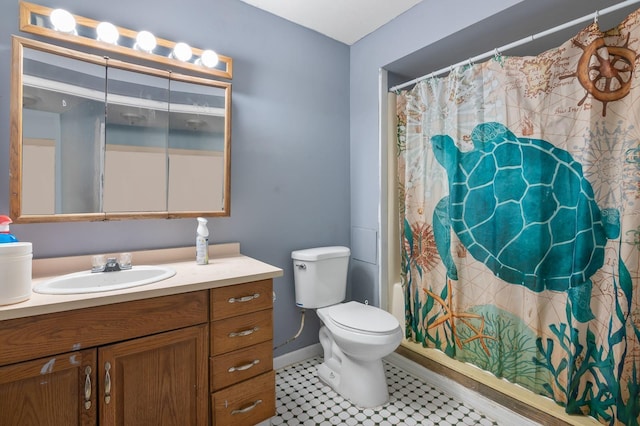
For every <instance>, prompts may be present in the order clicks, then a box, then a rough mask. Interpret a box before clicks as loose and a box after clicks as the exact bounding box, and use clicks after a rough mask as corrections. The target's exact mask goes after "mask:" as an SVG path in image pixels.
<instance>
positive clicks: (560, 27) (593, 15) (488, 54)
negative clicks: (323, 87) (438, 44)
mask: <svg viewBox="0 0 640 426" xmlns="http://www.w3.org/2000/svg"><path fill="white" fill-rule="evenodd" d="M635 3H640V0H627V1H623V2H622V3H618V4H616V5H613V6H610V7H607V8H606V9H602V10H596V11H595V12H594V13H591V14H589V15H585V16H583V17H582V18H577V19H574V20H573V21H569V22H567V23H564V24H561V25H558V26H557V27H553V28H551V29H548V30H546V31H542V32H539V33H537V34H533V35H530V36H528V37H525V38H523V39H520V40H518V41H514V42H512V43H509V44H505V45H504V46H502V47H498V48H496V49H493V50H490V51H488V52H485V53H483V54H481V55H477V56H474V57H472V58H469V59H467V60H465V61H461V62H458V63H456V64H453V65H450V66H448V67H445V68H442V69H439V70H438V71H434V72H432V73H429V74H426V75H423V76H422V77H418V78H414V79H413V80H411V81H407V82H406V83H402V84H399V85H397V86H393V87H392V88H390V89H389V91H391V92H394V91H396V90H400V89H402V88H405V87H407V86H411V85H412V84H415V83H418V82H420V81H422V80H425V79H427V78H431V77H435V76H437V75H440V74H444V73H446V72H450V71H452V70H454V69H455V68H458V67H459V66H462V65H467V64H471V63H474V62H477V61H481V60H483V59H486V58H489V57H491V56H497V55H501V54H502V52H504V51H505V50H509V49H513V48H514V47H518V46H522V45H523V44H527V43H531V42H532V41H534V40H537V39H539V38H542V37H545V36H548V35H550V34H553V33H556V32H558V31H562V30H564V29H566V28H570V27H572V26H574V25H577V24H580V23H582V22H585V21H590V20H592V19H593V20H594V22H598V17H599V16H602V15H606V14H608V13H611V12H615V11H616V10H619V9H622V8H625V7H627V6H631V5H632V4H635Z"/></svg>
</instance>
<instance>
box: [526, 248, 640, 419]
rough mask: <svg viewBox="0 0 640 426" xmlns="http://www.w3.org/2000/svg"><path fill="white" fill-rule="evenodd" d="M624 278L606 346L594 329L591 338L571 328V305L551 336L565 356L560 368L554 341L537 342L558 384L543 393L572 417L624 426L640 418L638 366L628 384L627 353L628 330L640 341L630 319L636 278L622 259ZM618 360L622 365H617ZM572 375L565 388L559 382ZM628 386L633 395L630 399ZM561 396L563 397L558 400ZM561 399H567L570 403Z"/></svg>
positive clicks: (639, 333) (542, 363) (619, 283)
mask: <svg viewBox="0 0 640 426" xmlns="http://www.w3.org/2000/svg"><path fill="white" fill-rule="evenodd" d="M618 276H619V280H615V279H614V281H613V284H614V291H615V293H618V292H621V293H622V294H623V295H624V300H626V304H624V306H623V304H621V303H620V299H621V298H620V297H618V298H616V299H615V318H614V317H613V316H612V317H611V318H610V319H609V327H608V339H607V341H606V343H607V345H608V346H607V347H604V345H598V343H597V342H596V337H595V335H594V333H593V332H592V331H591V329H590V328H587V330H586V333H585V334H586V336H582V335H581V333H580V331H579V330H578V329H577V328H575V327H571V326H569V324H570V323H571V322H572V315H571V310H570V309H569V308H568V307H567V310H566V318H567V322H566V323H561V324H552V325H550V326H549V328H550V330H551V332H552V333H553V334H554V335H555V336H556V338H557V341H558V342H559V344H560V347H561V348H560V349H559V350H562V351H564V354H565V355H564V356H563V357H562V358H561V360H560V362H559V363H557V365H554V363H553V355H554V351H555V350H556V347H555V344H554V340H553V339H551V338H548V339H546V345H545V343H544V342H543V339H542V338H538V339H537V340H536V345H537V347H538V351H539V352H540V353H541V354H542V355H543V359H544V361H540V360H539V359H537V358H534V359H533V361H534V363H536V364H537V365H539V366H541V367H543V368H545V369H547V370H549V372H550V373H551V375H552V376H553V377H554V378H555V379H554V386H552V385H550V384H545V385H544V389H545V391H546V392H545V393H546V395H547V396H548V397H550V398H553V399H555V400H556V401H559V402H560V403H562V404H563V405H565V406H566V408H567V412H568V413H570V414H584V413H588V414H589V415H591V416H593V417H595V418H596V419H599V420H604V421H606V422H609V424H611V425H613V424H615V422H616V420H617V421H619V422H622V423H623V424H625V425H638V424H639V423H638V418H639V416H640V384H639V382H638V374H637V373H638V372H637V368H636V364H635V363H633V364H632V371H631V373H630V378H628V379H627V380H626V381H625V377H624V367H625V365H626V361H627V356H629V353H628V347H629V342H628V336H627V333H626V330H627V328H629V327H631V328H632V329H633V331H634V335H635V338H636V339H637V340H638V341H640V330H639V329H638V326H637V325H636V324H635V323H634V322H633V321H630V317H631V306H632V301H633V282H632V279H631V274H630V273H629V271H628V269H627V267H626V265H625V264H624V262H623V261H622V259H621V258H620V259H619V261H618ZM616 350H619V351H620V353H621V355H620V356H619V357H618V358H617V359H616V357H615V356H614V354H615V353H616ZM616 361H617V363H616ZM562 376H567V379H566V383H567V385H566V386H565V385H563V382H564V381H562V380H560V378H561V377H562ZM624 387H626V388H627V392H628V396H627V397H626V398H625V396H624V395H625V390H624ZM557 392H559V393H560V394H561V395H563V396H564V398H557V396H556V393H557ZM562 401H567V402H566V404H565V403H563V402H562Z"/></svg>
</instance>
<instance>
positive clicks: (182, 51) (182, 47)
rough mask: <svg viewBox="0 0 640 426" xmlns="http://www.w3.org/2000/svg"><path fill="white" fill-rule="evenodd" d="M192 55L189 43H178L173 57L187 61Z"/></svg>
mask: <svg viewBox="0 0 640 426" xmlns="http://www.w3.org/2000/svg"><path fill="white" fill-rule="evenodd" d="M191 55H192V53H191V47H190V46H189V45H188V44H187V43H183V42H180V43H177V44H176V45H175V46H174V48H173V57H174V58H176V59H177V60H179V61H182V62H187V61H188V60H189V59H191Z"/></svg>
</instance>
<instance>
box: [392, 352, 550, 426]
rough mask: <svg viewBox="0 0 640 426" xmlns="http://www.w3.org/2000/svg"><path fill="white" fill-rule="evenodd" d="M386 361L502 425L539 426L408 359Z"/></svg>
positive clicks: (399, 356) (396, 355) (394, 358)
mask: <svg viewBox="0 0 640 426" xmlns="http://www.w3.org/2000/svg"><path fill="white" fill-rule="evenodd" d="M385 360H386V361H388V362H390V363H391V364H393V365H395V366H397V367H399V368H401V369H402V370H404V371H406V372H407V373H409V374H412V375H414V376H416V377H418V378H419V379H422V380H424V381H425V382H426V383H428V384H430V385H433V386H434V387H435V388H437V389H439V390H441V391H443V392H445V393H446V394H448V395H449V396H451V397H453V398H455V399H456V400H458V401H463V402H464V404H465V405H469V406H470V407H472V408H474V409H476V410H478V411H479V412H481V413H487V414H488V415H489V416H491V418H492V419H493V420H495V421H496V422H498V424H500V425H518V426H539V425H540V424H539V423H536V422H534V421H532V420H530V419H528V418H526V417H523V416H521V415H520V414H518V413H516V412H513V411H511V410H509V409H508V408H506V407H504V406H502V405H500V404H498V403H496V402H495V401H493V400H491V399H489V398H486V397H484V396H482V395H480V394H479V393H477V392H475V391H473V390H471V389H469V388H466V387H464V386H462V385H461V384H460V383H457V382H455V381H453V380H451V379H449V378H447V377H444V376H441V375H440V374H437V373H434V372H433V371H431V370H429V369H427V368H425V367H423V366H421V365H420V364H418V363H416V362H413V361H411V360H410V359H408V358H405V357H403V356H402V355H399V354H398V353H396V352H392V353H391V354H390V355H388V356H386V357H385Z"/></svg>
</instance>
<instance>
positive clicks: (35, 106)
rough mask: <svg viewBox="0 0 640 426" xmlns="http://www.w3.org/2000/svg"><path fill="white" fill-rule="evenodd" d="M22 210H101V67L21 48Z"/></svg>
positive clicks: (31, 212)
mask: <svg viewBox="0 0 640 426" xmlns="http://www.w3.org/2000/svg"><path fill="white" fill-rule="evenodd" d="M22 66H23V75H22V90H23V97H22V99H23V108H22V127H23V131H22V172H23V179H22V187H21V191H22V212H23V214H26V215H50V214H65V213H67V214H68V213H93V212H98V211H100V178H101V142H102V141H101V139H102V138H101V133H102V128H103V126H104V109H105V95H104V86H105V68H104V67H103V66H100V65H96V64H93V63H89V62H84V61H80V60H77V59H72V58H67V57H63V56H57V55H53V54H50V53H47V52H42V51H38V50H33V49H25V51H24V59H23V63H22Z"/></svg>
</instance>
